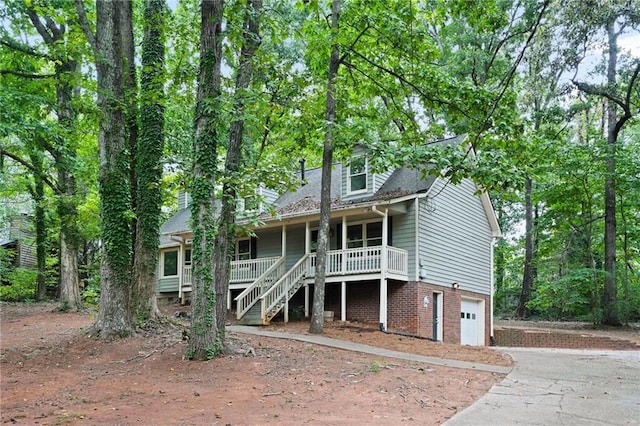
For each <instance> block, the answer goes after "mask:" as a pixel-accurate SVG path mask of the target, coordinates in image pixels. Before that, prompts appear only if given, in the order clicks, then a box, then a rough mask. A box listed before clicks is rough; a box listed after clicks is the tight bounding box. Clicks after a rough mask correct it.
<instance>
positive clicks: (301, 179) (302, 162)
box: [300, 158, 305, 185]
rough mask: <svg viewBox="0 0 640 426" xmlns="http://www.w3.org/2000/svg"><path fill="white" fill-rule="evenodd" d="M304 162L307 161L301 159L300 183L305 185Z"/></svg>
mask: <svg viewBox="0 0 640 426" xmlns="http://www.w3.org/2000/svg"><path fill="white" fill-rule="evenodd" d="M304 162H305V159H304V158H301V159H300V181H301V182H302V184H303V185H304V184H305V182H304Z"/></svg>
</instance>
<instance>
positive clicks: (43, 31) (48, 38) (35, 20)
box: [27, 7, 56, 46]
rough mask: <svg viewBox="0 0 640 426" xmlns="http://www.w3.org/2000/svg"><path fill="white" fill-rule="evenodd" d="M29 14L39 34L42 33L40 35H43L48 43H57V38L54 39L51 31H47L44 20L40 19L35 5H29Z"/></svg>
mask: <svg viewBox="0 0 640 426" xmlns="http://www.w3.org/2000/svg"><path fill="white" fill-rule="evenodd" d="M27 14H28V15H29V19H30V20H31V23H32V24H33V26H34V27H35V28H36V30H37V31H38V34H40V37H42V39H43V40H44V42H45V43H46V44H48V45H49V46H52V45H53V43H55V41H56V39H54V38H53V36H52V35H51V34H49V31H47V28H46V27H45V26H44V25H43V24H42V21H40V17H39V16H38V14H37V13H36V11H35V10H34V9H33V7H27Z"/></svg>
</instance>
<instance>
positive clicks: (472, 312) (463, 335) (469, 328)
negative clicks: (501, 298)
mask: <svg viewBox="0 0 640 426" xmlns="http://www.w3.org/2000/svg"><path fill="white" fill-rule="evenodd" d="M460 344H461V345H472V346H477V345H483V344H484V302H483V301H482V300H474V299H464V298H463V299H462V302H461V305H460Z"/></svg>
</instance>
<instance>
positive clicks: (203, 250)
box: [186, 0, 224, 360]
mask: <svg viewBox="0 0 640 426" xmlns="http://www.w3.org/2000/svg"><path fill="white" fill-rule="evenodd" d="M222 17H223V2H222V0H203V1H202V3H201V22H200V68H199V72H198V91H197V99H196V114H195V135H194V145H193V183H192V188H191V195H192V201H193V203H192V204H191V221H192V223H191V226H192V229H193V245H192V270H193V273H192V277H193V279H192V292H191V306H192V308H191V309H192V311H191V331H190V336H189V347H188V348H187V353H186V357H187V358H188V359H196V360H202V359H211V358H213V357H214V356H215V355H216V354H217V353H218V352H219V351H220V349H221V347H222V340H221V336H220V335H219V334H218V329H217V325H218V324H219V321H220V320H219V317H221V316H223V315H224V314H223V313H222V312H219V306H220V304H219V303H216V293H215V288H214V282H213V280H214V277H215V276H216V274H217V272H216V267H217V265H216V264H215V263H214V261H213V260H214V255H213V250H214V248H213V245H214V240H215V234H216V219H215V218H216V215H217V212H216V205H215V189H216V169H217V162H216V160H217V154H218V146H219V145H220V144H219V142H220V138H221V135H220V133H221V132H220V125H221V123H222V118H221V117H222V102H221V65H222V34H221V33H222Z"/></svg>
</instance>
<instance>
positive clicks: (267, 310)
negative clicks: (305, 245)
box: [235, 254, 309, 325]
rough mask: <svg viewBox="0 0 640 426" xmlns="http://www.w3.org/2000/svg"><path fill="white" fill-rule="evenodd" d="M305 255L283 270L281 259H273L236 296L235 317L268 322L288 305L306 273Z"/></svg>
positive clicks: (240, 320) (252, 322) (245, 321)
mask: <svg viewBox="0 0 640 426" xmlns="http://www.w3.org/2000/svg"><path fill="white" fill-rule="evenodd" d="M308 257H309V255H308V254H306V255H304V256H302V258H300V260H298V262H296V264H295V265H294V266H293V267H292V268H291V269H289V270H288V271H286V272H285V267H284V258H282V259H280V260H279V261H278V262H276V263H275V264H274V265H273V266H272V267H271V268H269V269H268V270H267V271H266V272H265V273H264V274H263V275H262V276H260V277H259V278H258V279H257V280H256V281H255V282H254V283H253V284H251V286H249V287H248V288H247V289H246V290H244V291H243V292H242V293H240V295H238V297H236V298H235V300H236V302H237V319H238V324H243V325H268V324H269V322H270V321H271V320H272V319H273V317H275V316H276V315H277V314H278V312H280V311H281V310H282V309H283V308H286V307H287V306H288V302H289V300H290V299H291V298H292V297H293V296H294V295H295V294H296V293H297V291H298V290H299V289H300V287H302V285H303V283H304V278H305V277H306V276H307V269H308V262H307V258H308Z"/></svg>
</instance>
